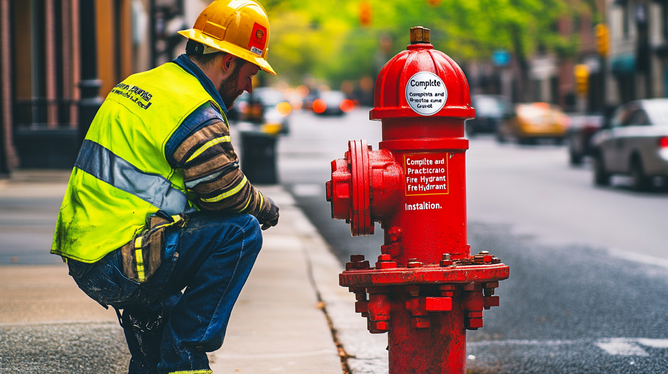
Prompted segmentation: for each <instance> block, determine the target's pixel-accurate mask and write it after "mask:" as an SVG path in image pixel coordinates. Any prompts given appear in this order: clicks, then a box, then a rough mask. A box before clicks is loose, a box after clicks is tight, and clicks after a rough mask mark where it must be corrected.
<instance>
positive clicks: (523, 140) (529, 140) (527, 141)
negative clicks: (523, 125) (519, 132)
mask: <svg viewBox="0 0 668 374" xmlns="http://www.w3.org/2000/svg"><path fill="white" fill-rule="evenodd" d="M517 142H518V143H519V144H522V145H532V144H536V139H534V138H520V137H518V138H517Z"/></svg>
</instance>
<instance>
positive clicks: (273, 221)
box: [257, 196, 279, 230]
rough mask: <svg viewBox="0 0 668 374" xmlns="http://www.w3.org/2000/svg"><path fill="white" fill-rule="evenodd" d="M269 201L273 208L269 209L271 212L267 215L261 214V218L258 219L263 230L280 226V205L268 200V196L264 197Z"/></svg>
mask: <svg viewBox="0 0 668 374" xmlns="http://www.w3.org/2000/svg"><path fill="white" fill-rule="evenodd" d="M264 198H265V199H267V200H268V201H269V203H270V204H271V207H270V208H269V211H267V212H266V213H263V214H260V216H259V217H257V219H258V221H260V225H262V230H266V229H268V228H270V227H272V226H276V225H277V224H278V216H279V214H278V205H276V203H274V200H272V199H270V198H268V197H267V196H265V197H264Z"/></svg>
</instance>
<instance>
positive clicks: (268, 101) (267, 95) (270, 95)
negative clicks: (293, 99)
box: [253, 89, 285, 106]
mask: <svg viewBox="0 0 668 374" xmlns="http://www.w3.org/2000/svg"><path fill="white" fill-rule="evenodd" d="M253 93H254V94H257V97H258V98H259V100H260V101H261V102H262V103H263V104H264V105H271V106H273V105H276V104H278V103H280V102H282V101H285V98H284V97H283V93H282V92H281V91H278V90H273V89H259V90H256V92H253Z"/></svg>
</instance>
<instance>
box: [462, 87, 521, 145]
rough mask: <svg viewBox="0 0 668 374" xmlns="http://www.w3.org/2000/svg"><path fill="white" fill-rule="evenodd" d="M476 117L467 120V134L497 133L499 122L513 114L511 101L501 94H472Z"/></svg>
mask: <svg viewBox="0 0 668 374" xmlns="http://www.w3.org/2000/svg"><path fill="white" fill-rule="evenodd" d="M471 105H472V106H473V107H474V108H475V118H474V119H470V120H467V121H466V134H467V135H468V136H469V137H470V136H474V135H475V134H477V133H492V134H493V133H495V132H496V129H497V128H498V127H499V124H500V123H501V122H502V121H504V120H506V119H508V117H510V115H511V114H512V106H511V105H510V101H509V100H508V99H507V98H506V97H505V96H501V95H472V96H471Z"/></svg>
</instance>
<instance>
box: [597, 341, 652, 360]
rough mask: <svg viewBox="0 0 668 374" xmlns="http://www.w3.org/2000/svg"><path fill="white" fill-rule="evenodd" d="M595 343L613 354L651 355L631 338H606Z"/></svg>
mask: <svg viewBox="0 0 668 374" xmlns="http://www.w3.org/2000/svg"><path fill="white" fill-rule="evenodd" d="M594 344H595V345H596V346H598V347H599V348H601V349H602V350H604V351H606V352H607V353H608V354H610V355H613V356H649V353H647V352H645V350H644V349H642V348H640V346H638V345H637V344H636V343H634V342H632V341H630V340H629V339H623V338H621V339H619V338H618V339H605V340H599V341H597V342H596V343H594Z"/></svg>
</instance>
